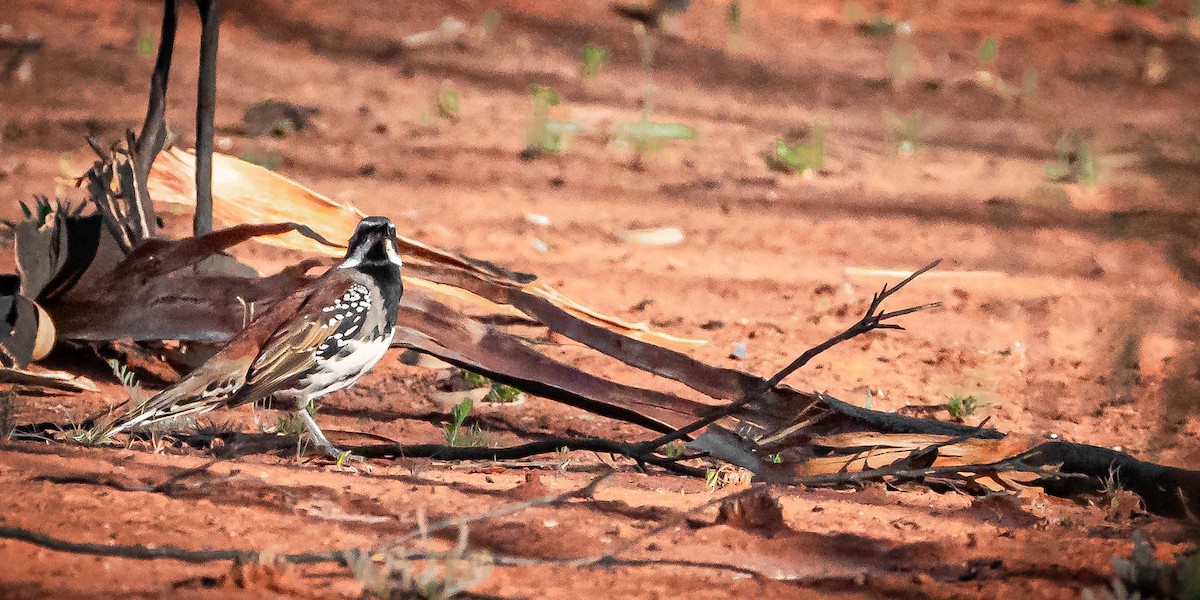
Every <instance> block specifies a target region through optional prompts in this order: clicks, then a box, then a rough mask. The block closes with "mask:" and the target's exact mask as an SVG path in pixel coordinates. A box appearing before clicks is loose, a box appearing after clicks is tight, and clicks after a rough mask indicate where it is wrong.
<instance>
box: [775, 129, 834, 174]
mask: <svg viewBox="0 0 1200 600" xmlns="http://www.w3.org/2000/svg"><path fill="white" fill-rule="evenodd" d="M767 166H768V167H771V168H772V169H775V170H779V171H788V172H791V173H811V172H813V171H817V170H820V169H821V168H822V167H824V166H825V128H824V127H821V126H817V127H813V128H812V129H811V130H809V131H803V132H792V133H790V134H789V135H788V136H785V137H780V138H776V139H775V152H774V153H773V154H771V155H770V156H768V159H767Z"/></svg>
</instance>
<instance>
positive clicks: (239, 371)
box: [118, 273, 337, 430]
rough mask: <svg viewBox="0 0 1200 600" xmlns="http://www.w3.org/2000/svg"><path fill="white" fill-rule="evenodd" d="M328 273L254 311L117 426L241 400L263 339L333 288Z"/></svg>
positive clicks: (184, 413)
mask: <svg viewBox="0 0 1200 600" xmlns="http://www.w3.org/2000/svg"><path fill="white" fill-rule="evenodd" d="M328 275H329V274H328V273H327V274H326V275H324V276H321V277H319V278H318V279H316V280H315V281H313V282H311V283H309V284H308V285H305V286H303V287H301V288H300V289H298V290H296V291H295V292H293V293H292V294H291V295H290V296H288V297H286V298H284V299H282V300H280V301H279V302H276V303H275V304H273V305H272V306H270V307H269V308H268V309H267V310H263V311H260V312H259V314H258V315H257V317H256V318H255V319H254V321H253V322H252V323H250V325H249V326H248V327H246V328H245V329H243V330H242V332H241V333H239V334H238V335H237V336H236V337H234V338H233V339H232V340H231V341H230V342H229V343H228V344H226V345H225V347H224V348H222V349H221V351H220V352H217V353H216V354H215V355H213V357H212V358H210V359H208V361H206V362H205V363H204V364H203V365H201V366H200V367H199V368H197V369H196V370H195V371H192V372H191V373H190V374H188V376H187V377H185V378H183V380H181V381H180V382H179V383H176V384H175V385H173V386H171V387H169V388H167V389H165V390H163V391H161V392H159V393H158V394H156V395H155V396H154V397H153V398H151V399H150V400H148V401H146V403H145V404H144V405H142V406H140V407H137V408H135V409H133V410H132V411H130V414H128V415H126V416H125V417H123V418H122V419H121V423H120V425H119V429H118V430H121V429H124V428H127V427H132V426H137V425H143V424H149V423H154V422H156V421H162V420H164V419H170V418H174V417H179V416H183V415H193V414H199V413H203V412H207V411H209V410H212V409H214V408H216V407H218V406H221V405H222V404H228V405H237V404H242V403H244V402H245V401H243V400H241V394H240V393H239V392H240V390H241V389H242V388H243V387H244V386H245V384H246V381H247V378H248V376H249V373H250V371H251V369H252V368H253V366H254V365H255V364H256V362H257V360H258V358H259V356H260V355H261V354H262V352H261V350H260V349H261V348H263V347H264V344H267V343H268V340H271V339H274V338H275V337H277V336H279V332H280V331H285V330H286V329H287V327H288V322H289V321H291V320H292V319H294V318H295V316H296V315H297V314H298V311H299V310H300V309H301V307H303V306H305V305H306V304H308V303H309V302H310V301H311V300H312V299H313V297H314V296H317V295H322V294H324V293H325V292H326V290H327V289H328V288H336V287H337V286H336V285H330V284H329V277H328Z"/></svg>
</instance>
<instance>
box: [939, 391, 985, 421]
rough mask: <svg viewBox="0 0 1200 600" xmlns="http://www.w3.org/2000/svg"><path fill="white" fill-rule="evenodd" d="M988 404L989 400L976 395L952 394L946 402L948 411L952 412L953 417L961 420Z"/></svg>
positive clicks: (951, 416)
mask: <svg viewBox="0 0 1200 600" xmlns="http://www.w3.org/2000/svg"><path fill="white" fill-rule="evenodd" d="M987 406H988V403H987V402H985V401H983V400H980V399H978V398H976V397H975V396H950V398H949V399H948V400H947V402H946V412H948V413H950V418H951V419H954V420H955V421H961V420H963V418H964V417H969V416H971V415H974V414H975V413H976V412H977V411H979V410H982V409H984V408H987Z"/></svg>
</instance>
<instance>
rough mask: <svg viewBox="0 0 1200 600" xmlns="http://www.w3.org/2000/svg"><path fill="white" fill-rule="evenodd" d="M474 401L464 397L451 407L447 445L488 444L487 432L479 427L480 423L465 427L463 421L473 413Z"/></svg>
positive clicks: (446, 427)
mask: <svg viewBox="0 0 1200 600" xmlns="http://www.w3.org/2000/svg"><path fill="white" fill-rule="evenodd" d="M472 406H474V402H472V401H471V399H470V398H463V401H462V402H460V403H458V404H457V405H455V406H454V407H452V408H451V409H450V422H449V423H446V425H445V431H444V433H445V435H446V445H448V446H454V447H456V448H475V447H480V446H487V445H489V444H488V436H487V432H486V431H484V430H483V429H481V428H480V427H479V425H478V424H474V425H471V426H470V427H467V428H465V429H464V428H463V423H465V422H466V420H467V417H468V416H469V415H470V414H471V408H472Z"/></svg>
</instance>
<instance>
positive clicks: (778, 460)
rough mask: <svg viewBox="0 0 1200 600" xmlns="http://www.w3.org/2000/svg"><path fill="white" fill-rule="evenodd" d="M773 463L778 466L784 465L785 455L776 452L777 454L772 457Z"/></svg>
mask: <svg viewBox="0 0 1200 600" xmlns="http://www.w3.org/2000/svg"><path fill="white" fill-rule="evenodd" d="M771 462H772V463H774V464H777V465H778V464H780V463H782V462H783V455H782V454H780V453H778V452H776V453H775V454H772V455H771Z"/></svg>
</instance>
